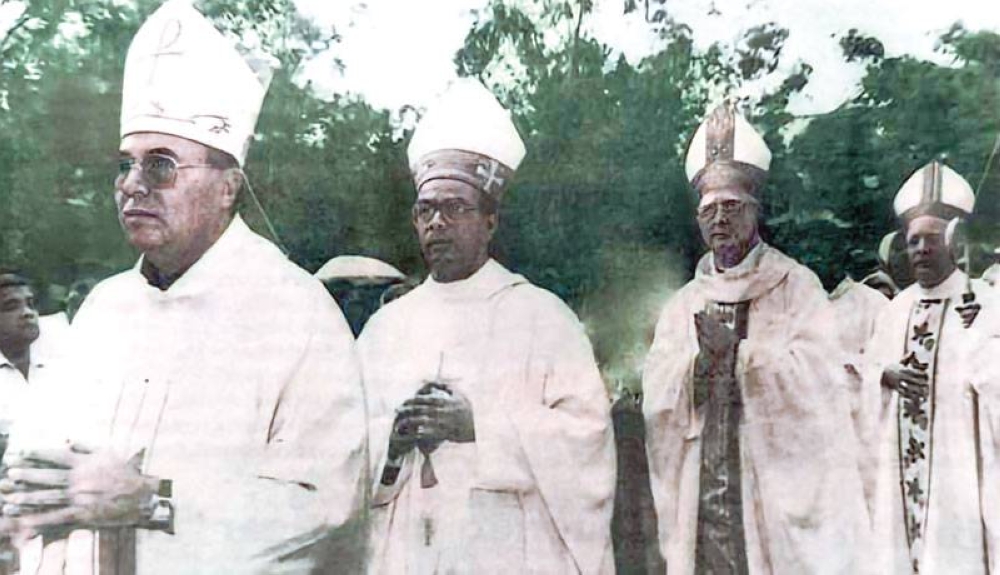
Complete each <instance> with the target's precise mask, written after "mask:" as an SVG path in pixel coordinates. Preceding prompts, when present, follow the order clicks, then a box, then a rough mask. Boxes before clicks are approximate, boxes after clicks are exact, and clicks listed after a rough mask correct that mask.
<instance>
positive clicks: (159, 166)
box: [115, 154, 215, 188]
mask: <svg viewBox="0 0 1000 575" xmlns="http://www.w3.org/2000/svg"><path fill="white" fill-rule="evenodd" d="M136 166H138V169H139V172H140V173H141V174H142V177H143V178H144V179H145V180H146V183H148V184H149V185H150V187H152V188H168V187H170V186H172V185H173V184H174V181H175V180H176V179H177V170H184V169H187V168H212V167H215V166H214V165H213V164H180V163H178V162H177V160H176V159H174V158H172V157H170V156H167V155H164V154H147V155H145V156H143V157H141V158H138V159H136V158H119V159H118V175H117V176H116V177H115V187H118V186H120V185H122V183H123V182H125V179H126V178H128V175H129V174H130V173H131V172H132V170H133V169H134V168H136Z"/></svg>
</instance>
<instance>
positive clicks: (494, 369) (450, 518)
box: [358, 260, 615, 575]
mask: <svg viewBox="0 0 1000 575" xmlns="http://www.w3.org/2000/svg"><path fill="white" fill-rule="evenodd" d="M358 349H359V353H360V356H361V362H362V367H363V371H364V377H365V388H366V390H367V391H368V399H369V404H370V408H369V416H370V421H371V429H370V438H371V444H370V445H371V451H372V462H373V463H374V464H375V466H374V470H375V472H374V477H373V479H374V485H375V488H374V494H373V511H372V513H373V518H372V544H371V548H372V551H373V557H372V561H371V563H370V565H369V572H371V573H379V574H382V573H387V574H401V573H414V574H431V573H439V574H446V573H448V574H450V573H474V574H477V575H478V574H489V573H537V574H562V573H584V574H599V573H612V572H613V570H614V563H613V556H612V546H611V532H610V527H611V513H612V505H613V499H614V489H615V456H614V443H613V437H612V427H611V418H610V413H609V408H610V405H609V401H608V397H607V392H606V390H605V388H604V384H603V383H602V381H601V377H600V374H599V372H598V369H597V365H596V364H595V361H594V356H593V352H592V350H591V347H590V343H589V341H588V339H587V337H586V335H585V333H584V330H583V328H582V326H581V324H580V323H579V321H578V320H577V319H576V317H575V316H574V315H573V313H572V312H571V311H570V310H569V308H567V307H566V305H565V304H563V303H562V302H561V301H559V300H558V299H557V298H555V297H554V296H553V295H552V294H550V293H548V292H546V291H544V290H542V289H539V288H537V287H534V286H532V285H531V284H530V283H528V281H527V280H525V279H524V278H523V277H522V276H520V275H516V274H513V273H511V272H509V271H507V270H506V269H504V268H503V267H502V266H501V265H500V264H498V263H496V262H495V261H493V260H490V261H488V262H487V263H486V264H485V265H484V266H483V267H482V268H480V269H479V270H478V271H477V272H476V273H475V274H473V275H472V276H471V277H469V278H467V279H465V280H461V281H457V282H451V283H438V282H435V281H434V280H433V279H428V280H426V281H425V282H424V283H423V284H422V285H421V286H419V287H418V288H417V289H415V290H413V291H412V292H410V293H409V294H407V295H406V296H404V297H402V298H400V299H398V300H395V301H393V302H392V303H390V304H388V305H387V306H386V307H384V308H383V309H382V310H380V311H379V312H378V313H377V314H375V316H373V317H372V319H371V321H370V322H369V323H368V325H367V326H366V327H365V330H364V332H363V333H362V335H361V338H360V339H359V342H358ZM429 381H445V382H446V383H447V384H448V385H449V386H451V387H452V388H453V389H455V390H458V391H460V392H461V393H463V394H464V395H466V396H467V397H468V398H469V400H470V402H471V404H472V408H473V418H474V425H475V442H470V443H451V442H445V443H443V444H441V445H440V446H439V447H438V448H437V449H436V450H435V451H433V453H432V454H431V456H430V459H431V463H432V465H433V469H434V471H435V473H436V476H437V478H438V481H439V482H438V484H437V485H435V486H433V487H428V488H424V487H422V486H421V470H422V467H423V465H424V456H423V455H422V454H421V453H419V452H418V451H417V450H414V451H411V452H410V453H409V454H407V456H406V457H405V458H404V460H403V463H402V466H401V471H400V473H399V475H398V477H397V478H396V479H395V481H394V482H392V483H391V484H389V485H385V484H383V482H381V481H380V478H381V477H382V474H383V470H384V469H385V465H386V450H387V446H388V439H389V435H390V431H391V427H392V423H393V419H394V410H395V409H396V408H397V407H399V405H400V404H402V403H403V402H404V401H405V400H407V399H409V398H411V397H413V395H414V394H415V393H416V392H417V390H418V389H420V387H421V386H422V385H423V384H424V383H426V382H429Z"/></svg>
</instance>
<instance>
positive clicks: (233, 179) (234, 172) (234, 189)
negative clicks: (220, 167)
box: [219, 168, 243, 211]
mask: <svg viewBox="0 0 1000 575" xmlns="http://www.w3.org/2000/svg"><path fill="white" fill-rule="evenodd" d="M242 183H243V172H241V171H240V169H239V168H229V169H228V170H226V172H225V174H223V180H222V192H221V195H220V196H219V199H220V201H221V203H222V207H223V208H225V209H226V210H228V211H232V210H233V207H234V206H235V205H236V202H237V201H238V200H239V196H240V187H241V186H240V185H241V184H242Z"/></svg>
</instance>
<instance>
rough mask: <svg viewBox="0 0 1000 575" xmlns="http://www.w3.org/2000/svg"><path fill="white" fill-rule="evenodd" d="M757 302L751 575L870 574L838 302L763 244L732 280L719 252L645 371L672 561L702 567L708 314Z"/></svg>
mask: <svg viewBox="0 0 1000 575" xmlns="http://www.w3.org/2000/svg"><path fill="white" fill-rule="evenodd" d="M712 302H726V303H738V302H749V311H748V314H747V315H748V318H747V338H746V339H744V340H742V341H741V342H740V344H739V348H738V354H737V362H736V369H735V373H736V380H737V383H738V386H739V390H740V397H741V400H742V405H743V407H742V413H743V416H742V418H741V420H740V422H739V434H738V437H739V452H740V462H739V464H740V469H741V471H740V475H741V478H740V479H741V482H740V486H741V490H740V492H741V494H742V498H741V499H742V517H743V532H744V534H745V546H746V563H747V567H748V569H749V573H750V574H751V575H760V574H776V575H784V574H787V573H809V574H834V573H836V574H844V575H853V574H855V573H858V572H861V571H862V568H861V567H860V565H861V563H860V561H861V558H862V557H863V555H864V553H863V550H862V549H861V547H862V545H863V542H864V537H865V536H866V535H867V525H868V521H867V513H866V509H865V506H864V497H863V493H862V485H861V480H860V475H859V473H858V467H857V456H858V448H857V443H856V441H855V435H854V433H852V423H851V418H850V410H849V406H848V398H847V383H846V377H845V372H844V368H843V364H844V354H843V352H842V349H841V347H840V345H839V343H838V340H837V334H838V324H837V321H836V319H835V318H834V316H833V314H832V308H831V306H830V304H829V302H828V300H827V295H826V292H825V291H824V290H823V287H822V286H821V285H820V283H819V280H818V279H817V278H816V276H815V275H814V274H813V273H812V272H811V271H809V270H808V269H807V268H805V267H804V266H802V265H800V264H798V263H796V262H795V261H793V260H792V259H791V258H789V257H787V256H785V255H784V254H782V253H780V252H779V251H777V250H775V249H774V248H771V247H769V246H767V245H765V244H759V245H758V246H757V247H755V248H754V249H753V250H751V252H750V254H748V255H747V257H746V258H745V259H744V260H743V262H741V263H740V264H739V265H738V266H736V267H734V268H731V269H728V270H725V271H723V272H719V271H717V270H716V269H715V265H714V261H713V258H712V254H710V253H709V254H707V255H706V256H705V257H704V258H702V261H701V262H700V263H699V266H698V270H697V273H696V275H695V278H694V280H692V281H691V282H690V283H688V284H687V285H686V286H684V287H683V288H682V289H681V290H680V291H678V292H677V293H676V294H674V296H673V297H672V298H671V299H670V301H669V302H668V303H667V305H666V307H665V308H664V310H663V313H662V315H661V316H660V319H659V322H658V323H657V327H656V335H655V339H654V341H653V345H652V348H651V349H650V352H649V355H648V356H647V359H646V365H645V369H644V371H643V413H644V415H645V420H646V442H647V453H648V458H649V469H650V475H651V477H650V483H651V488H652V493H653V499H654V501H655V505H656V512H657V520H658V526H659V537H660V551H661V553H662V554H663V556H664V559H666V562H667V568H668V571H669V573H671V575H676V574H680V575H689V574H691V573H694V570H695V553H696V541H697V531H698V509H699V498H700V497H701V494H700V460H701V455H702V453H701V452H702V439H703V434H704V433H705V432H706V431H707V430H705V429H704V417H705V413H704V407H705V406H704V405H702V406H701V407H696V406H695V403H694V390H693V383H694V368H695V360H696V357H697V355H698V351H699V348H698V336H697V331H696V329H695V323H694V315H695V314H696V313H698V312H700V311H703V310H705V309H706V307H708V306H709V305H710V304H711V303H712Z"/></svg>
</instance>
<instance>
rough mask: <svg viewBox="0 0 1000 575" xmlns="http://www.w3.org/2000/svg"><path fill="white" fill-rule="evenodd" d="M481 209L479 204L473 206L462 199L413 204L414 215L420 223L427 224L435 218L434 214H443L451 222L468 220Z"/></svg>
mask: <svg viewBox="0 0 1000 575" xmlns="http://www.w3.org/2000/svg"><path fill="white" fill-rule="evenodd" d="M478 211H479V207H478V206H472V205H469V204H467V203H465V202H462V201H460V200H446V201H443V202H424V201H420V202H417V203H415V204H413V217H414V218H416V219H417V220H418V221H419V222H420V223H422V224H426V223H428V222H430V221H431V220H433V219H434V214H435V213H438V214H441V217H442V218H443V219H444V220H446V221H449V222H455V221H459V220H467V219H469V217H470V216H471V214H474V213H475V212H478Z"/></svg>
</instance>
